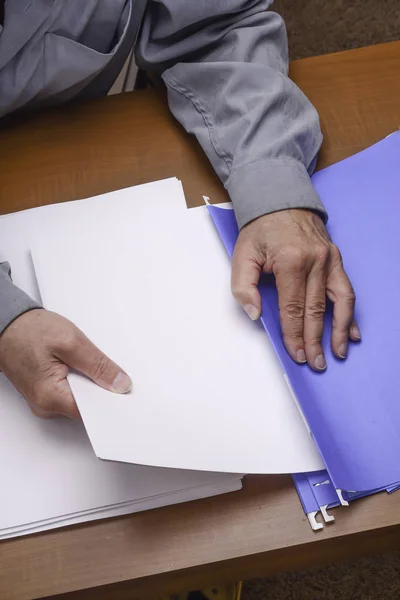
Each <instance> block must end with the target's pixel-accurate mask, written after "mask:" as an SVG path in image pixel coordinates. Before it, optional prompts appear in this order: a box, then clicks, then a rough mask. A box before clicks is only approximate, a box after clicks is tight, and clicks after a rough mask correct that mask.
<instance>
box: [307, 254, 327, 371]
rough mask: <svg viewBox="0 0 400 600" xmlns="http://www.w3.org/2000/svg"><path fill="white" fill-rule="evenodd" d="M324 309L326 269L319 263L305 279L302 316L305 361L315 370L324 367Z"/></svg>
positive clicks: (321, 369) (320, 369)
mask: <svg viewBox="0 0 400 600" xmlns="http://www.w3.org/2000/svg"><path fill="white" fill-rule="evenodd" d="M325 309H326V271H325V265H324V264H319V265H316V266H315V267H314V268H313V269H312V270H311V272H310V274H309V276H308V279H307V290H306V308H305V317H304V343H305V350H306V356H307V362H308V364H309V365H310V367H311V368H312V369H315V370H316V371H324V370H325V369H326V360H325V356H324V351H323V349H322V344H321V341H322V334H323V331H324V315H325Z"/></svg>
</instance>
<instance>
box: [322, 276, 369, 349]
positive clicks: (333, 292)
mask: <svg viewBox="0 0 400 600" xmlns="http://www.w3.org/2000/svg"><path fill="white" fill-rule="evenodd" d="M327 294H328V297H329V299H330V300H331V301H332V302H333V327H332V350H333V352H334V353H335V354H336V356H337V357H338V358H342V359H344V358H346V356H347V349H348V342H349V334H350V327H351V332H352V334H351V338H352V339H355V340H357V339H358V340H359V339H361V334H360V331H359V329H358V326H357V324H356V323H355V321H354V306H355V294H354V290H353V287H352V285H351V283H350V280H349V278H348V277H347V275H346V273H345V271H344V269H343V267H342V265H341V264H340V265H338V266H337V267H336V268H334V269H333V270H332V271H331V273H330V274H329V276H328V281H327Z"/></svg>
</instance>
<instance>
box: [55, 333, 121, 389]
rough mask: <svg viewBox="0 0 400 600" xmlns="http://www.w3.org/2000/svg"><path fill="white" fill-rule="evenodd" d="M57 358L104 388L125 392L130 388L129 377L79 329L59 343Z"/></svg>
mask: <svg viewBox="0 0 400 600" xmlns="http://www.w3.org/2000/svg"><path fill="white" fill-rule="evenodd" d="M57 358H58V359H59V360H61V361H62V362H64V363H65V364H66V365H68V366H69V367H72V368H73V369H75V370H76V371H79V372H80V373H82V374H83V375H86V377H89V378H90V379H91V380H92V381H94V382H95V383H97V385H99V386H101V387H103V388H105V389H106V390H111V391H112V392H116V393H118V394H125V393H127V392H129V391H130V390H131V389H132V381H131V379H130V377H129V376H128V375H127V374H126V373H125V372H124V371H123V370H122V369H121V367H119V366H118V365H117V364H115V362H113V361H112V360H111V359H110V358H108V356H106V355H105V354H104V353H103V352H101V350H99V349H98V348H97V347H96V346H95V345H94V344H93V343H92V342H91V341H90V340H89V339H88V338H87V337H86V336H85V335H84V334H83V333H82V332H81V331H79V329H76V330H75V334H74V335H73V336H72V339H70V340H66V341H64V343H62V344H61V347H60V348H59V351H58V353H57Z"/></svg>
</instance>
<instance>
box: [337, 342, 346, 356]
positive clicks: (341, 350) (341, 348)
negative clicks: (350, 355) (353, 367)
mask: <svg viewBox="0 0 400 600" xmlns="http://www.w3.org/2000/svg"><path fill="white" fill-rule="evenodd" d="M338 356H339V358H346V356H347V344H341V345H340V346H339V350H338Z"/></svg>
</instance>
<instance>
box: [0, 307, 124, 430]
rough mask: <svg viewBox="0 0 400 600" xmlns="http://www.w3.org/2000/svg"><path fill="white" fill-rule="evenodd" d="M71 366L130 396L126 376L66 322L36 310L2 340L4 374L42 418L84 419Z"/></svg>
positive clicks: (0, 354) (9, 329)
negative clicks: (70, 380)
mask: <svg viewBox="0 0 400 600" xmlns="http://www.w3.org/2000/svg"><path fill="white" fill-rule="evenodd" d="M69 367H71V368H72V369H75V370H76V371H79V372H80V373H82V374H83V375H86V376H87V377H89V378H90V379H92V380H93V381H94V382H95V383H97V385H100V386H101V387H103V388H105V389H107V390H111V391H113V392H116V393H119V394H124V393H126V392H129V390H130V389H131V387H132V382H131V380H130V378H129V377H128V375H127V374H126V373H125V372H124V371H123V370H122V369H121V368H120V367H118V366H117V365H116V364H115V363H114V362H113V361H112V360H110V359H109V358H108V357H107V356H106V355H105V354H103V353H102V352H101V351H100V350H99V349H98V348H97V347H96V346H95V345H94V344H92V342H91V341H90V340H88V338H87V337H86V336H85V335H84V334H83V333H82V331H80V329H78V328H77V327H75V325H73V323H71V322H70V321H68V320H67V319H65V318H64V317H61V316H60V315H57V314H55V313H52V312H49V311H47V310H43V309H35V310H31V311H29V312H26V313H24V314H22V315H21V316H20V317H18V318H17V319H15V321H13V322H12V323H11V324H10V325H9V326H8V327H7V328H6V329H5V331H4V332H3V333H2V335H1V336H0V369H1V370H2V371H3V373H4V375H5V376H6V377H7V378H8V379H9V380H10V381H11V383H12V384H13V385H14V386H15V388H16V389H17V390H18V391H19V392H20V393H21V394H22V395H23V396H24V398H25V399H26V401H27V403H28V404H29V406H30V408H31V410H32V412H33V413H34V414H35V415H37V416H38V417H43V418H51V417H56V416H59V415H63V416H66V417H69V418H71V419H80V414H79V411H78V407H77V406H76V403H75V400H74V397H73V395H72V392H71V388H70V386H69V383H68V380H67V375H68V372H69Z"/></svg>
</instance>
